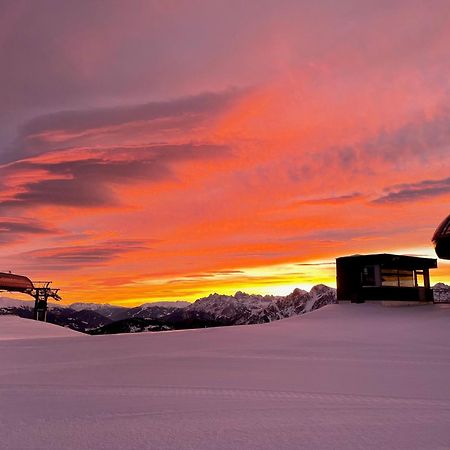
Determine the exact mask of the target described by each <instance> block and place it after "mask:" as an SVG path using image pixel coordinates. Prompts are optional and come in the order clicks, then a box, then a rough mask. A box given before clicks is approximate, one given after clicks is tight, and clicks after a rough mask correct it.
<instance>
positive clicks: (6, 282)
mask: <svg viewBox="0 0 450 450" xmlns="http://www.w3.org/2000/svg"><path fill="white" fill-rule="evenodd" d="M51 283H52V282H51V281H34V282H32V281H31V280H30V279H29V278H27V277H25V276H23V275H16V274H13V273H4V272H0V291H8V292H21V293H23V294H27V295H30V296H31V297H33V298H34V319H35V320H39V321H42V322H45V321H46V320H47V301H48V299H49V298H53V299H54V300H57V301H59V300H61V297H60V296H59V294H58V291H59V289H55V288H52V287H51V286H50V285H51Z"/></svg>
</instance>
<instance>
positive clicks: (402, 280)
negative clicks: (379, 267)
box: [398, 270, 415, 287]
mask: <svg viewBox="0 0 450 450" xmlns="http://www.w3.org/2000/svg"><path fill="white" fill-rule="evenodd" d="M398 281H399V285H400V286H401V287H414V285H415V283H414V271H412V270H399V271H398Z"/></svg>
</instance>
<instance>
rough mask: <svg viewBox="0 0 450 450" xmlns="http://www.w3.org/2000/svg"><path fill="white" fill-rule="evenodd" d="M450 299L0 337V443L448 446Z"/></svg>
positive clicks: (268, 448) (269, 448)
mask: <svg viewBox="0 0 450 450" xmlns="http://www.w3.org/2000/svg"><path fill="white" fill-rule="evenodd" d="M449 324H450V308H449V307H447V305H445V306H440V305H426V306H414V307H402V308H400V307H399V308H388V307H382V306H380V305H372V304H363V305H354V304H353V305H352V304H345V305H344V304H343V305H329V306H325V307H324V308H321V309H319V310H316V311H313V312H312V313H310V314H304V315H301V316H296V317H292V318H289V319H285V320H279V321H275V322H271V323H268V324H261V325H251V326H240V327H224V328H209V329H200V330H187V331H177V332H164V333H141V334H134V335H115V336H84V337H82V338H79V339H56V338H55V339H51V338H49V339H39V340H34V341H30V340H14V341H12V340H11V341H0V361H1V364H0V405H1V411H2V416H1V419H2V420H1V421H0V435H1V436H2V441H1V442H2V444H1V445H2V448H5V449H49V450H51V449H58V450H59V449H60V448H61V446H63V447H64V449H66V450H75V449H77V450H78V449H100V448H108V449H124V448H130V449H131V448H132V449H137V448H154V449H158V450H159V449H161V450H166V449H173V450H175V449H199V450H206V449H208V450H209V449H218V450H225V449H226V450H228V449H245V450H253V449H255V450H256V449H261V450H273V449H280V450H281V449H283V450H287V449H295V450H296V449H299V448H301V449H306V450H308V449H345V450H347V449H369V450H370V449H376V450H379V449H408V450H419V449H420V450H423V449H446V448H449V443H450V427H449V426H448V424H449V423H450V390H449V389H448V380H449V379H450V352H449V347H448V345H449V344H448V343H449V342H450V326H449Z"/></svg>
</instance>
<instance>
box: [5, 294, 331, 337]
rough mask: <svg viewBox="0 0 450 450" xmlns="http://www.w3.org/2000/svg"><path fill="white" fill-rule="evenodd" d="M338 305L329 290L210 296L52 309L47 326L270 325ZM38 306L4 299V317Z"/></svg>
mask: <svg viewBox="0 0 450 450" xmlns="http://www.w3.org/2000/svg"><path fill="white" fill-rule="evenodd" d="M330 303H336V290H335V289H333V288H330V287H328V286H325V285H317V286H314V287H313V288H312V289H311V291H310V292H307V291H304V290H301V289H295V290H294V291H293V292H292V293H290V294H289V295H286V296H272V295H264V296H263V295H254V294H246V293H244V292H240V291H239V292H236V294H234V295H221V294H211V295H209V296H207V297H204V298H200V299H198V300H196V301H195V302H193V303H188V302H181V301H175V302H158V303H145V304H143V305H140V306H137V307H133V308H126V307H123V306H116V305H109V304H97V303H73V304H71V305H69V306H64V305H59V304H56V303H49V307H48V313H47V321H48V322H50V323H54V324H57V325H61V326H64V327H68V328H71V329H73V330H76V331H81V332H84V333H89V334H114V333H135V332H141V331H165V330H180V329H188V328H204V327H217V326H228V325H245V324H257V323H265V322H271V321H274V320H278V319H283V318H287V317H291V316H293V315H298V314H303V313H305V312H309V311H313V310H315V309H318V308H320V307H321V306H324V305H327V304H330ZM33 308H34V302H32V301H18V300H14V299H9V298H6V297H2V298H0V315H6V314H9V315H17V316H20V317H24V318H30V319H31V318H32V317H33Z"/></svg>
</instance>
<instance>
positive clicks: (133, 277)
mask: <svg viewBox="0 0 450 450" xmlns="http://www.w3.org/2000/svg"><path fill="white" fill-rule="evenodd" d="M449 42H450V2H449V1H448V0H442V1H439V0H429V1H416V0H407V1H395V0H389V1H383V0H376V1H361V0H343V1H339V2H337V1H331V0H330V1H317V0H315V1H311V0H308V1H302V0H292V1H291V0H274V1H265V0H258V1H256V0H255V1H252V0H248V1H232V0H226V1H215V0H203V1H171V0H160V1H137V0H131V1H125V0H123V1H80V0H64V1H60V0H55V1H47V0H37V1H34V0H28V1H21V0H12V1H4V0H0V67H1V70H0V100H1V101H0V164H1V165H0V185H1V190H0V208H1V219H0V220H1V224H0V227H1V234H0V241H1V245H2V252H1V257H0V271H8V270H11V271H12V272H14V273H19V274H23V275H27V276H29V277H30V278H31V279H34V280H39V279H49V280H53V282H54V285H55V286H57V287H59V288H61V294H62V296H63V298H64V301H65V302H67V303H70V302H74V301H90V302H102V303H105V302H108V303H116V304H123V305H134V304H140V303H144V302H148V301H156V300H181V299H186V300H193V299H195V298H198V297H201V296H204V295H207V294H208V293H211V292H220V293H234V292H235V291H236V290H243V291H247V292H254V293H272V294H278V293H282V294H284V293H288V292H290V291H292V289H293V288H294V287H301V288H309V287H311V286H312V285H314V284H317V283H320V282H323V283H326V284H328V285H331V286H333V285H335V267H334V265H333V262H334V260H335V258H336V257H338V256H343V255H348V254H354V253H373V252H377V253H384V252H386V253H389V252H392V253H402V254H415V255H424V256H430V257H435V255H434V251H433V248H432V245H431V242H430V240H431V236H432V234H433V231H434V229H435V228H436V227H437V225H438V224H439V222H440V221H441V220H442V219H443V218H444V217H445V216H446V215H447V214H449V213H450V207H449V205H450V57H449V51H450V47H449ZM437 281H444V282H447V283H449V282H450V264H449V263H448V262H447V263H445V262H444V261H439V269H438V270H435V271H432V282H433V283H435V282H437Z"/></svg>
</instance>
